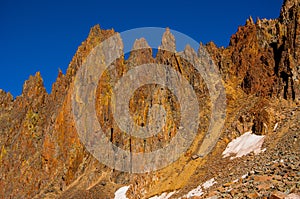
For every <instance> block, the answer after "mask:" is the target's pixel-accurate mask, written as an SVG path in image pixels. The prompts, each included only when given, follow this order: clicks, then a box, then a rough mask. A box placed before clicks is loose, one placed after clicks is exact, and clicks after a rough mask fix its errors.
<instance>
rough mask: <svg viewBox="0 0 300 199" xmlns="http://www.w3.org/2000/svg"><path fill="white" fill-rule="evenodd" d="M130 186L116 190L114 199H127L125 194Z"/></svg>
mask: <svg viewBox="0 0 300 199" xmlns="http://www.w3.org/2000/svg"><path fill="white" fill-rule="evenodd" d="M129 187H130V185H129V186H125V187H121V188H120V189H118V190H117V191H116V192H115V199H128V198H127V197H126V192H127V191H128V189H129Z"/></svg>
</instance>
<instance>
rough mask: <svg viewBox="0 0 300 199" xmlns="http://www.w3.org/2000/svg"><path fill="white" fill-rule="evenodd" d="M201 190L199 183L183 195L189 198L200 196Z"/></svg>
mask: <svg viewBox="0 0 300 199" xmlns="http://www.w3.org/2000/svg"><path fill="white" fill-rule="evenodd" d="M202 194H203V191H202V189H201V185H199V186H198V187H197V188H195V189H193V190H191V191H190V192H188V193H187V195H185V196H184V197H187V198H191V197H193V196H202Z"/></svg>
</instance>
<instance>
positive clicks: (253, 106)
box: [0, 0, 300, 198]
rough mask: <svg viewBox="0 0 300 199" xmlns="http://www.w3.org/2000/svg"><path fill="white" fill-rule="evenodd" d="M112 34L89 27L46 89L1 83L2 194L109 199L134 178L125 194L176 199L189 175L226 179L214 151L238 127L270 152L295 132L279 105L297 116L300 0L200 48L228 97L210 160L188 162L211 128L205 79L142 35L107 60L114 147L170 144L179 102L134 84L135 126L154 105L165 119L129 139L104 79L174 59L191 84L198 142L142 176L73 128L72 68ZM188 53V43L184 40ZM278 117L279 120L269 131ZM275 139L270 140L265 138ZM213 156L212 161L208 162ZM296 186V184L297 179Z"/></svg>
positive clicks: (105, 120) (104, 92)
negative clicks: (123, 53) (99, 153)
mask: <svg viewBox="0 0 300 199" xmlns="http://www.w3.org/2000/svg"><path fill="white" fill-rule="evenodd" d="M114 34H115V32H114V30H101V29H100V27H99V25H96V26H95V27H93V28H92V29H91V31H90V33H89V35H88V37H87V39H86V40H85V41H84V42H83V43H82V44H81V46H80V47H79V48H78V50H77V52H76V54H75V56H74V57H73V59H72V61H71V63H70V65H69V68H68V70H67V73H66V74H62V72H61V71H59V74H58V77H57V80H56V82H55V83H54V84H53V88H52V92H51V94H47V92H46V90H45V88H44V86H43V80H42V78H41V76H40V74H39V73H36V75H35V76H31V77H30V78H29V80H27V81H26V82H25V84H24V86H23V92H22V95H21V96H19V97H17V98H16V99H13V97H12V96H11V95H10V94H9V93H5V92H3V91H2V90H0V147H1V148H0V169H1V170H0V197H1V198H10V197H12V198H24V197H25V198H34V197H35V198H43V197H48V198H56V197H61V198H71V197H72V198H84V197H85V198H92V197H95V198H99V197H100V198H112V197H113V194H114V192H115V190H116V189H117V188H119V187H120V186H122V185H125V184H131V188H130V191H128V193H127V195H128V197H133V198H142V197H148V196H152V195H155V194H159V193H162V192H164V191H173V190H181V191H179V192H178V194H179V195H178V197H179V196H180V193H181V192H182V193H185V192H186V190H187V189H188V188H189V187H193V186H195V185H196V182H195V181H198V180H205V179H207V178H209V177H211V178H212V177H216V176H219V177H220V178H223V179H225V178H226V173H225V174H224V172H222V170H226V169H228V167H230V166H232V167H233V165H232V164H233V163H228V162H227V161H228V160H224V161H222V160H218V159H220V158H219V157H220V154H221V152H222V150H223V149H224V148H225V147H226V144H227V143H228V142H229V141H230V140H232V139H233V138H235V137H237V136H238V135H240V134H242V133H244V132H245V131H248V130H252V131H253V132H254V133H256V134H264V135H266V136H269V137H270V143H271V141H273V144H270V145H269V147H270V148H269V149H267V150H269V151H272V150H273V149H275V148H277V145H276V144H277V143H280V142H281V137H283V136H284V135H291V136H294V137H295V138H298V137H297V136H299V132H297V131H290V130H289V128H283V127H286V126H288V124H291V121H293V122H295V123H296V124H297V122H298V126H296V127H295V128H296V129H297V128H298V129H299V128H300V126H299V121H298V120H292V118H290V116H286V115H285V116H284V117H285V118H283V115H284V114H283V113H284V111H286V113H288V110H293V111H294V116H295V115H296V116H297V115H298V116H299V114H298V113H299V109H297V107H298V108H299V102H298V101H299V99H300V82H299V79H300V5H299V1H298V0H286V1H285V2H284V5H283V7H282V9H281V13H280V16H279V18H278V19H274V20H266V19H258V20H257V22H256V23H254V21H253V20H252V19H251V18H250V19H249V20H247V22H246V24H245V25H244V26H241V27H239V28H238V31H237V33H236V34H234V35H233V36H232V37H231V39H230V45H229V46H228V47H227V48H218V47H217V46H216V45H214V44H213V43H209V44H207V45H206V46H205V47H206V49H207V51H208V52H209V53H210V55H211V57H212V58H213V60H214V61H215V64H216V65H217V66H218V68H219V70H220V72H221V76H222V78H223V81H224V84H225V88H226V95H227V103H228V110H227V117H226V121H225V122H226V123H225V127H224V129H223V131H222V135H221V139H220V141H219V142H218V143H217V145H216V147H215V149H214V150H213V151H212V152H211V154H210V155H209V157H210V158H207V157H206V158H204V159H201V160H200V159H197V160H191V156H192V154H193V153H194V152H195V151H196V150H197V147H198V144H197V143H201V141H202V140H203V133H202V132H205V131H206V130H207V128H208V125H207V124H208V119H207V116H208V115H210V113H211V109H210V108H211V107H210V105H209V103H208V102H209V100H210V99H209V96H208V89H207V87H206V86H205V84H204V82H203V79H202V78H201V76H200V75H198V74H197V73H195V72H194V69H193V68H192V66H190V65H189V64H188V63H187V62H185V60H182V59H181V58H180V57H178V56H177V55H176V54H174V53H170V52H166V51H164V50H161V49H160V50H158V53H157V55H156V57H155V58H154V57H152V49H151V48H147V49H143V50H134V49H137V48H138V47H140V46H148V44H147V42H146V41H145V40H144V39H140V40H137V41H136V42H135V44H134V47H133V51H132V52H131V54H130V56H129V58H128V60H124V58H120V59H118V60H116V61H115V63H114V64H113V65H114V66H115V67H114V68H113V67H111V68H109V69H108V70H107V71H106V73H105V74H104V75H103V77H102V78H101V81H100V82H99V86H98V88H97V96H96V109H97V117H98V120H99V123H100V124H101V126H102V127H103V128H105V129H107V131H106V136H107V137H108V138H109V139H110V140H111V141H112V142H113V143H114V144H115V145H117V146H118V147H120V148H123V149H125V150H131V151H133V152H149V151H152V150H156V149H159V148H161V147H163V146H165V145H167V144H168V143H169V142H170V140H171V139H172V138H173V137H174V135H175V134H176V132H177V130H176V129H177V128H178V121H179V118H180V113H178V109H179V107H180V105H179V104H178V102H177V101H176V98H175V97H174V96H173V95H172V93H171V91H170V90H168V89H166V88H164V87H162V86H159V85H149V86H145V87H141V88H139V89H138V90H137V91H136V92H135V94H134V96H133V98H132V99H131V101H130V105H129V108H130V111H131V114H132V116H133V118H134V122H136V123H137V124H139V125H141V126H143V125H145V124H147V122H148V123H149V122H150V123H151V122H153V121H152V120H151V119H149V118H148V115H147V113H148V110H149V107H151V106H152V105H153V104H160V105H163V106H164V107H165V110H166V112H167V115H169V116H170V117H171V116H172V117H171V118H168V119H167V121H166V126H165V128H164V129H162V131H161V132H160V133H159V134H157V135H156V136H154V137H152V138H148V139H146V140H144V139H138V138H133V137H130V136H128V135H125V134H124V133H122V131H121V130H120V129H119V128H118V125H117V124H116V123H115V121H114V119H113V116H112V111H111V92H112V91H111V86H114V85H115V83H116V82H117V81H118V80H119V79H120V78H121V77H122V76H123V75H124V74H126V72H127V71H128V70H130V69H132V68H134V67H135V66H138V65H140V64H143V63H161V64H167V65H170V66H171V67H173V68H174V69H175V70H176V71H178V72H179V73H181V74H182V75H183V76H184V77H185V78H186V79H187V80H188V81H189V82H190V83H191V84H192V86H193V88H194V89H196V90H197V98H198V101H199V104H200V106H201V111H200V112H199V115H200V116H201V122H200V123H201V124H202V125H200V127H199V130H198V132H199V133H198V134H199V135H198V136H197V138H196V140H195V143H194V144H193V145H192V147H191V149H190V150H189V151H188V152H187V153H186V154H184V155H183V156H182V157H181V158H179V160H178V161H177V162H175V163H174V164H172V165H170V166H169V167H167V168H165V169H163V170H160V171H157V172H152V173H147V174H128V173H123V172H118V171H114V170H111V169H110V168H107V167H106V166H105V165H103V164H101V163H99V162H98V161H97V160H96V159H95V158H94V157H93V156H92V155H90V153H89V152H87V150H86V149H85V147H84V146H83V145H82V143H81V141H80V139H79V137H78V134H77V131H76V128H75V122H74V118H73V113H72V93H73V90H74V78H75V74H76V72H77V71H78V69H79V67H80V66H81V65H82V64H83V62H84V61H85V59H86V57H87V56H88V54H89V53H90V52H91V50H92V49H93V48H94V47H95V46H97V44H99V43H100V42H102V41H103V40H105V39H106V38H108V37H110V36H112V35H114ZM174 39H175V38H174V37H173V36H172V34H171V33H170V32H169V31H168V30H167V31H166V33H165V34H164V36H163V38H162V48H175V40H174ZM186 51H192V50H191V49H189V48H187V49H186ZM295 107H296V108H295ZM205 116H206V117H205ZM294 116H293V117H294ZM282 118H283V119H282ZM276 123H277V125H278V123H279V126H280V127H282V128H280V131H278V132H275V131H274V132H273V131H272V128H273V127H274V125H275V124H276ZM274 137H276V139H272V138H274ZM266 142H268V139H267V141H266ZM290 146H293V147H296V148H295V150H294V151H295V155H296V156H297V154H298V156H299V141H297V140H296V144H295V143H294V142H291V143H290ZM297 146H298V149H297ZM280 149H281V148H280V147H279V148H278V150H280ZM212 161H214V162H215V163H216V164H218V165H219V166H216V165H213V164H212ZM270 161H271V160H270ZM298 162H299V160H298ZM235 164H239V163H237V162H235ZM241 165H242V164H241ZM247 168H248V167H247V166H245V167H244V169H245V170H246V169H247ZM298 168H299V167H298ZM212 170H214V171H212ZM214 172H216V173H218V174H216V173H214ZM220 173H222V174H220ZM193 179H195V180H193ZM198 182H199V181H198ZM296 189H298V191H299V189H300V188H299V186H298V185H296Z"/></svg>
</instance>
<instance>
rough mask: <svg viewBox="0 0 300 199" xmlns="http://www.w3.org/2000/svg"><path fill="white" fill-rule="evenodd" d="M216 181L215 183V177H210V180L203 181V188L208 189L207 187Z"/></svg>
mask: <svg viewBox="0 0 300 199" xmlns="http://www.w3.org/2000/svg"><path fill="white" fill-rule="evenodd" d="M216 183H217V182H216V181H215V179H214V178H212V179H210V180H208V181H206V182H204V183H203V185H202V186H203V188H204V189H208V188H209V187H211V186H213V185H214V184H216Z"/></svg>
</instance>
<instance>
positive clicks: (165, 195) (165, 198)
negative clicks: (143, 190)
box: [149, 191, 177, 199]
mask: <svg viewBox="0 0 300 199" xmlns="http://www.w3.org/2000/svg"><path fill="white" fill-rule="evenodd" d="M175 193H177V192H176V191H173V192H170V193H163V194H161V195H160V196H153V197H151V198H149V199H168V198H170V197H171V196H172V195H173V194H175Z"/></svg>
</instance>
